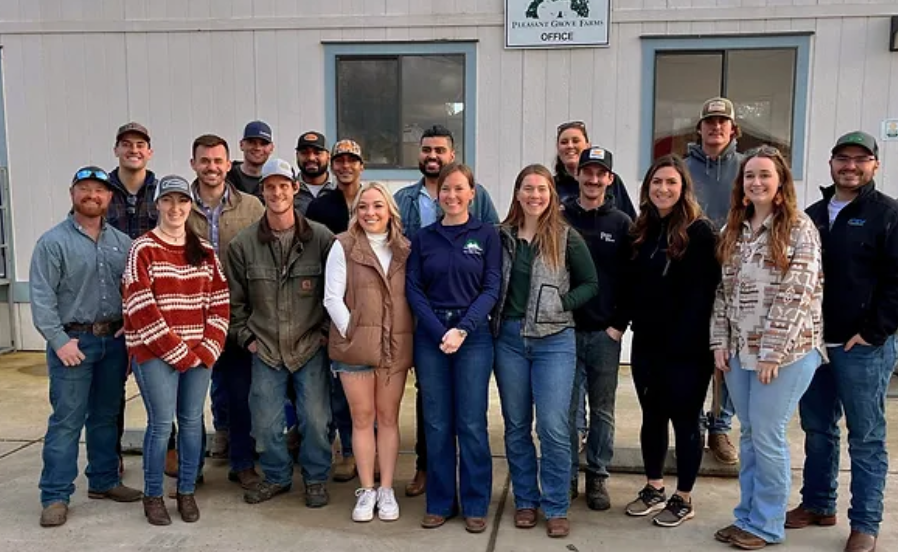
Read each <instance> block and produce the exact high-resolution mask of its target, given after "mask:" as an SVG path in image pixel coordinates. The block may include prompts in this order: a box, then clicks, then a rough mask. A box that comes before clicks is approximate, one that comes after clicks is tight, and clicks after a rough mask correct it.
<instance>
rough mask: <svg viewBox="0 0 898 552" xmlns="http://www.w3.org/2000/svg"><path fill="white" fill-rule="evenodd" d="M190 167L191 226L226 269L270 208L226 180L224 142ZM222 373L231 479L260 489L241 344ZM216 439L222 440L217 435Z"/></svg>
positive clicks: (210, 144) (207, 147) (207, 140)
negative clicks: (235, 248) (241, 239)
mask: <svg viewBox="0 0 898 552" xmlns="http://www.w3.org/2000/svg"><path fill="white" fill-rule="evenodd" d="M190 166H191V167H192V168H193V170H194V172H196V180H194V182H193V184H192V189H193V197H194V198H196V200H195V201H194V203H193V210H192V211H191V213H190V218H189V219H187V224H188V225H190V227H191V229H192V230H193V231H194V232H196V233H197V234H198V235H199V236H202V237H203V238H205V239H207V240H209V242H210V243H211V244H212V247H214V248H215V252H216V253H217V254H218V257H219V259H220V260H221V262H222V264H223V265H226V264H227V252H228V246H229V245H230V242H231V240H233V239H234V236H236V235H237V233H238V232H240V231H241V230H243V229H244V228H246V227H247V226H249V225H251V224H252V223H254V222H256V221H257V220H259V218H261V217H262V215H263V213H264V212H265V208H264V207H263V206H262V204H261V203H260V202H259V201H258V200H257V199H256V198H255V197H254V196H252V195H250V194H248V193H244V192H241V191H240V190H238V189H237V187H236V185H235V184H234V183H232V182H228V181H227V179H226V176H225V175H227V174H228V171H230V169H231V162H230V152H229V151H228V143H227V142H226V141H225V140H224V139H223V138H221V137H219V136H215V135H213V134H206V135H203V136H200V137H199V138H197V139H196V140H194V141H193V157H192V159H191V160H190ZM216 373H217V374H218V377H220V378H221V379H220V382H221V386H222V387H223V390H224V393H223V394H224V397H223V398H220V399H219V400H222V401H223V402H225V403H227V405H228V429H227V443H228V447H227V450H228V453H227V458H228V460H229V463H230V468H231V469H230V471H229V472H228V479H229V480H231V481H234V482H236V483H240V485H241V486H242V487H243V488H252V487H254V486H255V485H257V484H258V482H259V476H258V474H257V473H256V471H255V469H254V467H253V466H254V460H253V444H252V439H251V437H250V430H251V429H252V425H251V417H250V412H249V385H250V380H249V378H250V357H249V355H248V354H246V352H245V351H244V350H243V348H242V347H240V346H239V345H238V344H237V343H234V342H233V341H231V340H228V342H226V343H225V349H224V351H222V354H221V357H220V358H219V359H218V362H216V363H215V366H214V367H213V377H215V374H216ZM213 399H215V396H213ZM213 408H215V400H213ZM216 436H217V437H219V432H218V430H217V429H216ZM200 467H201V468H202V464H201V466H200ZM200 473H202V472H200Z"/></svg>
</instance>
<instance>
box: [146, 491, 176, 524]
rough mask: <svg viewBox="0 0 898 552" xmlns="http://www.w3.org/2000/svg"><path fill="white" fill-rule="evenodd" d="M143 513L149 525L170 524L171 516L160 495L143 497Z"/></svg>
mask: <svg viewBox="0 0 898 552" xmlns="http://www.w3.org/2000/svg"><path fill="white" fill-rule="evenodd" d="M143 514H144V515H145V516H146V517H147V521H148V522H150V525H171V516H169V515H168V510H167V509H166V508H165V501H164V500H162V497H161V496H145V497H143Z"/></svg>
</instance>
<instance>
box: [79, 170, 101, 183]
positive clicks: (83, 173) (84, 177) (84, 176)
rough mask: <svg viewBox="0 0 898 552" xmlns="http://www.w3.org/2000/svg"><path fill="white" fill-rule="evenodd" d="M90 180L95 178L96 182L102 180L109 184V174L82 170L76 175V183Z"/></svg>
mask: <svg viewBox="0 0 898 552" xmlns="http://www.w3.org/2000/svg"><path fill="white" fill-rule="evenodd" d="M88 178H94V179H96V180H101V181H103V182H109V174H107V173H106V171H104V170H100V169H81V170H80V171H78V172H76V173H75V181H76V182H78V181H81V180H87V179H88Z"/></svg>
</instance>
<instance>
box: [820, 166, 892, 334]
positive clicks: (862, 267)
mask: <svg viewBox="0 0 898 552" xmlns="http://www.w3.org/2000/svg"><path fill="white" fill-rule="evenodd" d="M822 192H823V199H822V200H820V201H818V202H817V203H814V204H813V205H811V206H810V207H808V208H807V214H808V216H810V217H811V219H812V220H813V221H814V224H816V225H817V230H819V231H820V242H821V244H822V245H823V277H824V279H825V280H824V285H823V337H824V339H825V340H826V342H827V343H845V342H847V341H848V340H850V339H851V338H852V337H853V336H854V335H855V334H858V333H860V334H861V337H862V338H864V340H865V341H867V343H870V344H871V345H876V346H879V345H882V344H883V343H884V342H885V340H886V338H888V337H889V336H890V335H892V334H894V333H895V331H896V330H898V231H896V230H898V228H896V227H898V202H896V201H895V200H894V199H892V198H890V197H888V196H886V195H884V194H882V193H880V192H879V191H877V190H876V188H875V184H874V183H873V182H871V183H869V184H867V185H866V186H864V187H863V188H861V191H860V194H859V195H858V196H857V198H855V199H854V201H852V202H851V203H849V204H848V205H846V206H845V207H844V208H843V209H842V211H840V212H839V215H838V216H837V217H836V220H835V221H833V225H832V228H830V226H829V209H828V206H829V202H830V199H832V197H833V195H835V193H836V190H835V186H830V187H828V188H823V189H822Z"/></svg>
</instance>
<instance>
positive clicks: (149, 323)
mask: <svg viewBox="0 0 898 552" xmlns="http://www.w3.org/2000/svg"><path fill="white" fill-rule="evenodd" d="M152 252H153V246H152V243H151V242H150V241H148V240H138V241H135V242H134V246H133V247H132V248H131V252H130V253H129V255H128V264H127V266H126V267H125V274H124V276H123V284H124V287H125V297H124V311H125V317H126V318H127V322H128V327H129V328H130V329H131V331H133V332H135V333H136V334H137V335H138V336H139V338H140V341H141V343H142V344H143V346H145V347H146V348H147V349H149V350H150V351H151V352H152V353H153V354H154V355H155V356H156V357H157V358H159V359H161V360H163V361H165V362H166V363H168V364H170V365H172V366H174V367H175V368H176V369H178V370H180V371H186V370H187V369H189V368H190V367H191V365H193V364H194V363H195V362H196V361H197V356H196V355H195V354H194V353H193V352H192V351H191V350H190V348H189V347H188V346H187V344H186V343H185V342H184V340H183V339H181V337H180V336H179V335H178V334H176V333H175V332H174V331H172V329H171V328H170V327H169V325H168V323H167V322H166V321H165V318H163V316H162V311H161V310H160V309H159V305H158V304H157V303H156V297H155V296H154V295H153V290H152V288H151V287H150V271H151V266H152V263H153V259H152ZM210 366H211V365H210Z"/></svg>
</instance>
